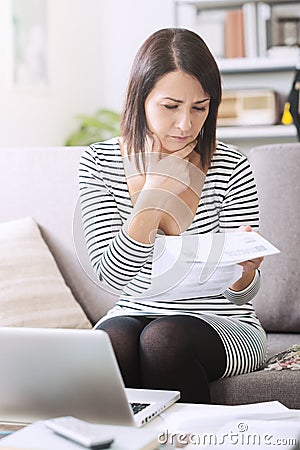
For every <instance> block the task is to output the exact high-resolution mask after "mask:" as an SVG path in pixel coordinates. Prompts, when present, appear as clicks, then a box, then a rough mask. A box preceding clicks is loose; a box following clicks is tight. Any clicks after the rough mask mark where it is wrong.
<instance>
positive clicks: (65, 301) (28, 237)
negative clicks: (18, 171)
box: [0, 217, 91, 328]
mask: <svg viewBox="0 0 300 450" xmlns="http://www.w3.org/2000/svg"><path fill="white" fill-rule="evenodd" d="M0 326H28V327H31V326H32V327H52V328H53V327H57V328H91V324H90V322H89V320H88V319H87V317H86V315H85V313H84V312H83V310H82V309H81V307H80V305H79V304H78V303H77V302H76V300H75V299H74V297H73V295H72V293H71V291H70V289H69V288H68V287H67V286H66V284H65V282H64V279H63V278H62V276H61V274H60V272H59V269H58V267H57V265H56V262H55V260H54V258H53V256H52V254H51V253H50V251H49V249H48V247H47V245H46V244H45V242H44V240H43V238H42V236H41V233H40V230H39V228H38V226H37V224H36V222H35V221H34V220H33V219H32V218H31V217H26V218H22V219H19V220H14V221H10V222H4V223H0Z"/></svg>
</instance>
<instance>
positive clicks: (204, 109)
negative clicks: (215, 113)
mask: <svg viewBox="0 0 300 450" xmlns="http://www.w3.org/2000/svg"><path fill="white" fill-rule="evenodd" d="M194 109H195V110H196V111H202V112H205V111H206V107H205V106H202V107H198V106H194Z"/></svg>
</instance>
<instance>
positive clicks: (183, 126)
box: [176, 112, 192, 131]
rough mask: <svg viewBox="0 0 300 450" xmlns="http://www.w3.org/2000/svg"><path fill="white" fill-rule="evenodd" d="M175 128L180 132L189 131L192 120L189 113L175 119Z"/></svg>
mask: <svg viewBox="0 0 300 450" xmlns="http://www.w3.org/2000/svg"><path fill="white" fill-rule="evenodd" d="M176 125H177V128H180V130H182V131H188V130H190V129H191V126H192V120H191V115H190V113H189V112H183V113H181V114H180V115H179V117H178V118H177V124H176Z"/></svg>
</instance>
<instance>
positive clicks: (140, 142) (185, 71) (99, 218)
mask: <svg viewBox="0 0 300 450" xmlns="http://www.w3.org/2000/svg"><path fill="white" fill-rule="evenodd" d="M220 101H221V82H220V74H219V70H218V67H217V65H216V62H215V60H214V58H213V57H212V55H211V53H210V51H209V50H208V48H207V46H206V44H205V43H204V42H203V40H202V39H201V38H200V37H199V36H198V35H197V34H195V33H193V32H191V31H188V30H184V29H164V30H160V31H157V32H155V33H154V34H153V35H152V36H150V37H149V38H148V39H147V40H146V41H145V43H144V44H143V45H142V47H141V48H140V50H139V51H138V53H137V56H136V58H135V61H134V63H133V68H132V72H131V76H130V80H129V84H128V89H127V95H126V99H125V104H124V109H123V114H122V120H121V136H120V137H119V138H115V139H112V140H109V141H106V142H102V143H96V144H93V145H91V146H90V148H88V149H87V150H86V151H85V152H84V154H83V155H82V158H81V162H80V189H81V204H82V215H83V223H84V228H85V235H86V241H87V245H88V250H89V255H90V259H91V262H92V265H93V267H94V269H95V271H96V273H97V275H98V277H99V280H101V281H102V282H103V283H105V284H106V285H109V286H111V287H113V288H115V289H117V290H118V291H119V292H120V298H119V300H118V301H117V303H116V305H115V307H114V308H112V309H111V310H110V311H109V312H108V314H107V315H106V316H105V317H104V318H102V319H101V320H100V321H99V322H98V324H97V326H96V327H97V328H98V329H101V330H104V331H106V332H107V333H108V334H109V336H110V339H111V342H112V345H113V348H114V350H115V353H116V357H117V360H118V362H119V365H120V369H121V372H122V375H123V378H124V382H125V385H126V386H127V387H134V388H138V387H142V388H153V389H178V390H180V391H181V400H182V401H184V402H189V403H209V402H210V394H209V385H208V383H209V382H210V381H212V380H215V379H218V378H221V377H228V376H230V375H235V374H239V373H245V372H249V371H253V370H255V369H257V368H258V367H259V366H260V365H261V364H262V363H263V361H264V359H265V355H266V336H265V332H264V330H263V329H262V327H261V325H260V323H259V320H258V319H257V317H256V315H255V312H254V309H253V307H252V305H251V302H250V301H251V299H252V298H253V297H254V296H255V295H256V293H257V291H258V289H259V285H260V274H259V271H258V268H259V266H260V264H261V262H262V258H258V259H254V260H251V261H246V262H244V263H241V265H242V266H243V272H242V276H241V278H240V279H239V280H237V281H236V282H235V283H234V284H233V285H232V286H231V287H230V288H228V289H227V290H226V291H225V292H224V293H223V294H222V295H217V296H211V297H206V298H201V297H199V296H197V292H194V293H193V295H192V296H191V298H185V299H176V300H171V301H170V300H166V299H165V298H164V296H163V293H162V299H161V301H155V302H154V301H147V300H145V299H142V298H139V294H141V293H143V292H145V290H146V289H148V288H149V286H150V283H151V268H152V256H153V248H154V244H155V239H156V236H157V234H159V233H163V234H165V235H171V236H172V235H173V236H176V235H188V234H201V233H218V232H227V231H233V230H236V229H242V230H245V231H251V230H252V229H258V221H259V217H258V200H257V193H256V187H255V183H254V179H253V176H252V172H251V169H250V166H249V163H248V161H247V159H246V158H245V156H243V155H242V154H241V153H240V152H239V151H237V150H236V149H233V148H231V147H229V146H227V145H224V144H222V143H218V142H217V141H216V118H217V111H218V106H219V103H220Z"/></svg>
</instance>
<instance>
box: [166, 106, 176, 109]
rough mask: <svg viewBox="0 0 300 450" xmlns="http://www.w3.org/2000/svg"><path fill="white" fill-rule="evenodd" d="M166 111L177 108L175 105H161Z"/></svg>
mask: <svg viewBox="0 0 300 450" xmlns="http://www.w3.org/2000/svg"><path fill="white" fill-rule="evenodd" d="M163 106H164V107H165V108H166V109H176V108H178V106H177V105H163Z"/></svg>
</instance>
